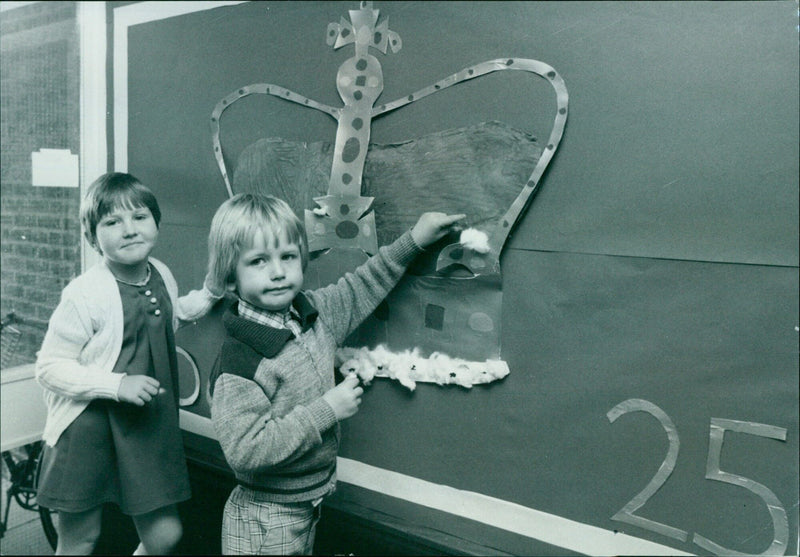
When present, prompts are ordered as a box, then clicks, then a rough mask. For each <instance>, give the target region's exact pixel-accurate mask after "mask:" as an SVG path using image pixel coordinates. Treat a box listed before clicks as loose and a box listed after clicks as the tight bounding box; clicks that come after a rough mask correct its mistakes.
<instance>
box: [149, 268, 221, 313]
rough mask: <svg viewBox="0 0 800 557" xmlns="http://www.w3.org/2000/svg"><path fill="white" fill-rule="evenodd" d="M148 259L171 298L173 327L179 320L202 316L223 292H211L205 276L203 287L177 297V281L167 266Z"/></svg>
mask: <svg viewBox="0 0 800 557" xmlns="http://www.w3.org/2000/svg"><path fill="white" fill-rule="evenodd" d="M150 261H151V262H152V263H153V264H154V265H155V266H156V267H157V268H158V272H159V273H161V278H162V279H164V285H165V286H166V287H167V292H169V295H170V297H171V298H172V317H173V324H172V325H173V327H174V328H175V329H177V328H178V325H179V324H180V321H196V320H197V319H200V318H201V317H203V316H204V315H205V314H206V313H208V312H209V310H211V308H212V307H214V304H216V303H217V301H219V300H220V299H221V298H222V297H223V295H224V294H225V293H224V292H220V293H218V294H215V293H213V292H212V291H211V290H210V289H209V288H208V283H209V281H208V279H207V278H206V280H204V281H203V288H201V289H200V290H192V291H191V292H189V293H188V294H186V295H184V296H180V297H178V283H177V281H176V280H175V276H174V275H173V274H172V271H170V269H169V267H167V266H166V265H165V264H164V263H163V262H162V261H159V260H158V259H154V258H151V259H150Z"/></svg>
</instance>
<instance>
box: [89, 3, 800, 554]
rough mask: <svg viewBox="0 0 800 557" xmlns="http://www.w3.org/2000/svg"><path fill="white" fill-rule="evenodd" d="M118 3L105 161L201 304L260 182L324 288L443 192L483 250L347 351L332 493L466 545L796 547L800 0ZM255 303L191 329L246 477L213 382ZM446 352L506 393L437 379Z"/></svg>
mask: <svg viewBox="0 0 800 557" xmlns="http://www.w3.org/2000/svg"><path fill="white" fill-rule="evenodd" d="M378 9H379V10H380V17H379V18H378V17H377V15H378V14H376V13H375V12H376V11H377V10H378ZM351 12H353V14H352V17H351ZM107 14H108V18H109V22H110V23H113V36H112V40H111V41H110V43H109V46H110V47H111V48H112V51H113V52H111V53H110V58H109V60H110V61H111V62H112V67H111V68H110V71H109V73H110V75H112V76H113V83H112V82H110V83H109V84H108V98H109V102H110V103H111V107H110V111H111V112H112V114H113V145H111V147H112V148H111V149H110V153H111V155H112V158H113V161H112V162H111V164H110V168H113V169H117V170H127V171H130V172H132V173H133V174H134V175H136V176H137V177H139V178H140V179H141V180H143V181H144V182H145V183H147V184H151V185H152V187H153V189H154V191H155V193H156V195H157V197H158V199H159V202H160V204H161V206H162V213H163V215H164V216H163V219H162V224H161V234H160V242H159V247H158V248H157V250H158V252H157V253H156V254H155V255H156V256H157V257H159V258H161V259H163V260H165V261H168V262H169V263H170V266H171V268H172V269H173V271H174V273H175V275H176V278H177V280H178V283H179V284H180V285H181V288H182V291H183V292H185V291H188V290H189V289H190V288H195V287H197V286H199V285H200V284H201V282H202V280H203V277H204V275H205V265H206V238H207V234H208V228H209V225H210V221H211V217H212V215H213V214H214V212H215V210H216V208H217V207H218V206H219V204H220V203H222V202H223V201H224V200H225V199H226V198H227V197H228V196H229V195H230V194H231V193H236V192H240V191H266V192H268V193H274V194H276V195H279V196H281V197H284V198H286V199H287V201H289V202H290V204H291V205H292V207H293V208H294V209H295V210H296V211H297V213H298V214H300V215H303V216H304V218H307V219H308V221H307V222H308V226H309V230H310V232H311V239H312V243H313V245H314V246H315V247H317V248H319V249H318V250H317V251H318V253H319V254H327V255H321V256H320V257H317V258H316V259H315V262H314V263H313V265H312V266H310V267H309V274H308V280H309V281H310V284H321V283H324V282H325V281H327V280H330V279H331V277H335V276H338V275H339V274H340V273H341V272H343V271H344V270H345V269H347V268H348V267H350V266H352V265H353V264H355V263H356V262H357V261H358V260H360V259H359V258H363V257H364V254H365V253H370V252H372V251H374V249H375V247H376V245H377V246H380V245H384V244H386V243H388V242H390V241H391V240H392V239H394V238H396V237H398V236H399V235H400V234H401V233H402V232H403V231H404V230H405V229H407V228H408V227H409V226H411V225H412V224H413V222H414V221H415V219H416V217H417V216H418V215H419V214H420V213H421V212H423V211H426V210H440V211H448V212H451V211H458V212H464V213H466V214H467V215H468V218H467V221H468V222H467V223H466V226H467V227H469V228H471V229H473V230H477V231H478V232H482V233H484V234H485V238H486V239H487V240H488V242H487V243H488V245H489V250H488V251H486V250H485V249H484V248H485V247H486V246H485V245H484V246H483V247H481V245H480V243H479V244H473V248H471V250H472V251H469V250H467V249H464V248H463V245H462V238H460V237H458V236H456V235H453V236H452V237H448V238H447V239H445V240H443V241H441V242H440V243H438V244H437V245H436V246H434V249H432V250H430V253H428V254H425V255H424V256H423V257H421V258H420V259H419V261H417V262H416V263H415V265H414V266H413V267H412V268H411V269H410V270H409V273H408V276H407V277H406V278H405V279H404V282H402V283H401V284H400V286H399V287H398V289H397V290H396V291H395V292H393V293H392V295H390V297H389V298H388V300H387V303H386V304H385V305H384V306H382V307H381V308H379V310H378V311H377V312H376V314H375V315H373V316H372V317H370V318H369V323H368V324H367V325H366V326H365V327H362V328H361V329H360V330H359V331H358V332H357V333H356V334H355V335H354V336H353V337H351V338H350V339H349V340H348V343H347V345H348V346H347V347H346V349H345V350H343V351H341V352H340V361H341V364H342V366H344V367H345V368H347V369H349V368H352V369H353V372H355V373H359V374H360V375H361V376H362V379H364V380H365V381H369V380H370V378H371V379H372V380H371V381H370V384H369V385H368V386H367V387H366V392H365V395H364V397H363V402H362V405H361V407H360V410H359V412H358V413H357V414H356V415H355V416H353V417H352V418H350V419H348V420H346V421H344V422H343V424H342V425H343V428H342V429H343V439H342V447H341V452H340V459H339V464H338V471H337V474H338V478H339V487H338V489H337V492H336V493H335V494H334V495H333V496H332V497H331V498H330V499H329V500H328V503H327V505H329V506H330V507H331V508H332V509H345V510H347V512H348V513H350V514H351V515H353V516H358V517H360V518H361V519H363V520H366V521H370V522H372V523H375V524H380V525H382V527H384V528H396V529H398V530H401V531H403V532H405V533H406V534H407V535H408V536H409V537H413V538H414V539H418V540H426V543H429V544H430V547H438V548H440V549H441V552H447V551H462V552H473V553H479V554H503V553H508V554H523V555H531V554H535V555H564V554H597V555H611V554H618V555H619V554H639V555H641V554H647V555H656V554H662V555H663V554H669V555H678V554H715V553H716V554H735V553H743V554H760V553H766V554H796V553H797V538H798V495H797V494H798V476H799V475H800V473H799V471H798V470H799V466H798V457H797V454H798V449H799V448H800V446H799V443H798V421H799V420H798V403H797V400H798V394H799V393H798V384H797V383H798V382H797V377H798V372H799V370H798V360H797V354H798V330H797V327H798V306H800V299H799V298H798V292H799V291H800V288H799V285H798V247H797V242H796V238H797V237H798V222H800V218H799V215H798V198H800V196H799V195H798V193H799V192H798V175H800V168H798V167H799V166H800V164H799V163H798V155H797V145H798V144H799V143H800V137H798V129H797V126H796V122H797V121H798V117H799V115H798V102H797V99H798V97H800V94H799V93H798V82H800V79H798V77H800V76H799V75H798V74H799V73H800V71H799V69H798V61H797V31H796V25H797V18H796V4H795V3H793V2H767V3H760V2H755V3H744V2H709V3H706V2H702V3H700V2H692V3H675V2H403V1H396V2H388V3H385V4H383V3H381V4H378V3H376V4H375V5H374V6H371V7H370V6H369V5H367V4H363V5H362V4H360V3H358V2H349V1H342V2H338V1H337V2H270V1H262V2H199V3H195V2H178V3H161V2H137V3H125V4H122V3H120V4H115V3H109V5H108V11H107ZM364 16H366V18H365V17H364ZM362 28H364V29H368V30H369V35H370V36H371V37H367V32H359V31H358V30H359V29H362ZM98 32H100V33H104V32H105V29H104V28H103V29H102V30H100V31H98ZM375 33H379V34H380V37H378V41H377V42H375V39H376V34H375ZM359 34H360V35H362V39H361V40H362V41H364V42H366V43H369V41H370V38H371V40H372V44H375V45H377V47H375V46H368V47H366V54H363V53H364V49H363V48H362V46H363V45H362V46H359V44H361V43H359ZM350 40H352V41H353V42H350V43H348V44H344V43H345V42H347V41H350ZM337 45H338V47H337ZM392 46H394V47H395V50H396V51H395V50H393V48H392ZM331 47H334V48H331ZM357 47H358V48H361V49H362V50H358V52H361V53H362V55H363V58H364V60H368V62H367V63H366V66H365V67H364V68H363V70H361V69H359V68H358V64H359V60H360V59H361V58H359V57H355V58H354V55H355V53H356V52H357ZM399 47H402V48H399ZM398 48H399V49H398ZM384 50H385V53H384ZM535 60H542V61H546V62H547V66H546V67H545V66H541V65H539V64H541V63H539V62H536V63H535V62H534V61H535ZM376 61H377V65H376ZM550 65H552V66H550ZM551 67H552V68H557V70H558V72H557V73H553V75H552V76H548V74H549V73H550V71H551ZM459 68H462V69H459ZM455 70H457V71H455ZM512 70H513V71H512ZM454 71H455V73H453V72H454ZM470 71H471V72H472V73H471V74H470ZM552 71H553V72H555V70H552ZM359 72H362V73H363V75H361V74H359ZM446 76H449V77H446ZM753 76H758V78H757V79H753ZM359 77H363V78H364V79H363V80H359ZM562 79H563V81H562ZM361 81H363V83H364V85H363V87H362V85H360V83H361ZM564 84H566V85H564ZM566 86H568V87H569V107H568V110H569V126H566V127H563V130H559V129H558V128H559V127H560V126H563V124H564V122H565V120H564V119H565V118H566V116H567V105H566V101H567V97H566ZM381 87H382V88H383V89H382V91H380V92H379V91H378V90H379V89H380V88H381ZM362 88H363V90H362V94H363V96H362V99H356V98H355V97H356V95H355V93H356V92H358V91H359V90H361V89H362ZM340 89H341V92H340ZM221 99H222V100H224V101H225V104H222V105H220V104H219V103H220V102H221ZM358 103H360V104H358ZM562 108H563V109H564V110H563V113H562V112H561V109H562ZM223 109H224V110H223ZM105 113H106V112H105V107H102V110H101V111H100V115H99V116H98V117H96V118H95V120H97V121H104V118H105ZM210 117H213V118H214V122H212V124H213V125H214V127H212V130H211V131H212V134H214V133H215V132H218V136H216V137H217V139H218V141H216V144H215V140H214V139H211V140H210V137H209V135H210V134H209V119H210ZM359 118H360V120H361V121H360V122H359V121H358V119H359ZM559 121H560V122H561V124H560V125H559V124H558V122H559ZM554 122H556V126H555V127H556V131H557V132H558V136H556V137H555V139H554V136H553V134H554V133H556V131H553V127H554ZM217 125H218V126H219V127H218V128H217V127H216V126H217ZM359 126H360V127H359ZM561 131H563V132H564V133H563V141H562V142H561V144H560V147H559V148H558V150H555V147H556V146H557V145H559V143H558V139H559V138H560V133H561ZM212 137H214V136H213V135H212ZM348 142H349V143H348ZM356 142H357V144H356ZM551 144H552V145H553V149H548V146H549V145H551ZM356 145H357V148H356ZM215 146H216V147H217V148H218V149H219V150H217V151H215ZM745 154H746V156H745ZM548 157H549V158H548ZM543 160H544V161H546V162H544V163H543V162H542V161H543ZM545 165H546V167H547V170H546V172H544V166H545ZM540 167H541V169H542V171H543V172H542V173H540V174H536V175H535V176H533V177H532V173H535V172H536V169H538V168H540ZM221 168H222V169H224V174H223V173H221V171H220V169H221ZM345 174H347V175H349V176H350V178H347V177H346V176H345ZM297 184H304V187H302V188H298V187H297ZM534 194H535V199H534ZM317 199H319V200H320V201H319V202H318V201H317ZM343 200H344V201H343ZM306 211H308V213H306ZM504 222H505V223H506V224H507V226H504V225H503V223H504ZM347 223H349V224H347ZM337 229H338V232H337ZM469 235H470V234H467V237H465V238H464V239H463V240H464V241H468V240H469V238H468V236H469ZM476 248H477V249H476ZM329 250H330V251H329ZM342 254H345V255H347V254H349V255H353V256H355V257H347V258H345V257H344V256H342V257H337V256H336V255H342ZM440 256H441V257H440ZM454 262H457V263H458V264H456V265H453V263H454ZM464 263H466V265H464ZM229 303H231V300H230V299H226V300H224V301H223V302H221V303H220V304H218V306H216V307H215V308H214V309H213V311H212V313H211V314H210V315H209V316H207V317H206V318H204V319H202V320H199V321H197V322H196V323H192V324H189V325H187V326H185V327H183V328H182V329H180V330H179V331H178V332H177V333H176V339H177V343H178V344H179V345H180V347H181V349H182V352H181V357H180V358H179V365H180V367H181V374H182V378H183V379H182V384H181V398H182V403H183V404H184V406H182V408H181V423H182V427H183V428H184V431H185V440H186V447H187V454H188V455H189V456H190V458H192V459H193V460H195V461H199V462H203V463H205V464H210V465H213V466H214V467H216V469H217V470H218V471H219V474H221V475H222V476H225V474H226V464H225V462H224V458H223V457H222V454H221V452H220V450H219V446H218V444H217V442H216V440H215V437H214V432H213V428H212V427H211V425H210V420H209V419H208V416H209V409H208V399H207V397H206V387H207V381H208V375H209V372H210V369H211V365H212V363H213V360H214V358H215V356H216V352H217V347H218V345H219V340H220V339H221V338H222V327H221V324H220V316H221V315H222V313H223V311H224V309H225V307H226V305H227V304H229ZM480 314H483V315H480ZM379 346H381V347H383V348H381V349H378V347H379ZM415 348H416V349H417V352H414V349H415ZM376 349H377V354H376ZM383 349H385V350H386V352H385V353H384V352H383ZM437 353H438V354H437ZM381 355H383V356H384V357H385V358H384V359H383V360H382V359H381V358H380V357H376V356H381ZM445 356H446V357H448V358H450V359H451V362H450V364H449V365H452V363H456V368H458V366H459V365H463V366H464V368H463V369H464V371H470V372H475V373H480V371H486V372H487V375H490V376H491V378H492V379H493V380H491V381H488V382H483V381H479V380H477V378H478V377H481V376H482V374H481V375H471V376H470V380H468V381H463V382H462V383H461V384H459V382H458V381H457V379H458V373H456V377H455V378H452V377H450V376H449V374H448V375H447V376H446V377H445V376H442V375H437V374H436V373H435V371H436V369H437V368H436V367H435V366H428V367H427V368H426V369H427V370H428V371H431V372H432V375H430V376H429V377H428V379H432V382H425V381H424V380H420V379H419V377H418V376H415V375H414V374H412V373H411V372H412V371H419V369H420V368H419V367H418V369H417V370H412V369H411V366H412V365H415V364H418V363H419V362H420V361H421V360H422V359H425V360H426V361H428V362H429V361H430V360H431V359H434V360H436V359H438V358H440V357H445ZM389 360H391V362H392V363H393V364H395V365H394V366H390V367H392V369H391V370H388V369H387V370H386V371H385V375H392V374H394V378H393V380H386V379H376V378H375V377H380V376H381V375H382V374H383V370H379V369H378V367H379V366H384V365H387V366H388V365H389V364H388V363H387V362H388V361H389ZM487 360H488V361H489V362H492V363H493V365H496V366H497V367H491V369H490V366H486V369H483V370H479V369H478V368H476V367H475V366H476V365H477V364H479V363H483V364H485V363H486V362H487ZM409 364H410V365H409ZM347 369H346V370H345V371H347ZM506 371H507V373H505V372H506ZM373 374H374V376H373ZM492 374H494V375H492ZM198 379H199V380H198ZM437 379H438V382H441V383H442V384H441V385H440V384H437ZM451 379H452V380H453V381H451ZM226 477H227V476H226ZM220 484H221V485H222V484H224V482H220ZM225 485H227V484H225ZM348 551H349V550H348V549H347V548H342V549H341V552H343V553H346V552H348Z"/></svg>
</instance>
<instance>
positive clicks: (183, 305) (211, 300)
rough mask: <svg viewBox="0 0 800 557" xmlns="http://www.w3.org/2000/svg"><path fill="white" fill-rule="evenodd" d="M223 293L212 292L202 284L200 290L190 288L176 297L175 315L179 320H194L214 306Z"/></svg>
mask: <svg viewBox="0 0 800 557" xmlns="http://www.w3.org/2000/svg"><path fill="white" fill-rule="evenodd" d="M223 294H224V293H221V294H214V293H213V292H211V290H209V288H208V286H206V285H205V284H203V288H201V289H200V290H192V291H191V292H189V293H188V294H186V295H184V296H181V297H180V298H178V303H177V304H175V317H177V318H178V319H180V320H181V321H195V320H197V319H200V318H201V317H203V316H204V315H205V314H207V313H208V312H209V310H210V309H211V308H212V307H214V304H216V303H217V302H218V301H219V300H220V299H221V298H222V296H223Z"/></svg>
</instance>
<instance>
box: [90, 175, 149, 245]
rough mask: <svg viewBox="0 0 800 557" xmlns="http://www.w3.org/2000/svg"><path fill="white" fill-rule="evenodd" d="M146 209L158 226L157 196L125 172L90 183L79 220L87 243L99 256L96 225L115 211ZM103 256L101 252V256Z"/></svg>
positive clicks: (102, 177)
mask: <svg viewBox="0 0 800 557" xmlns="http://www.w3.org/2000/svg"><path fill="white" fill-rule="evenodd" d="M138 207H147V208H148V209H150V213H152V215H153V220H155V221H156V226H157V227H158V226H159V225H160V224H161V209H160V208H159V207H158V201H156V196H155V195H153V192H152V191H150V189H149V188H148V187H147V186H145V185H144V184H142V183H141V182H140V181H139V180H138V179H136V177H135V176H132V175H130V174H126V173H124V172H108V173H106V174H103V175H102V176H100V177H99V178H97V180H95V181H94V182H92V185H91V186H89V189H88V190H87V191H86V195H85V196H84V198H83V199H82V200H81V207H80V216H81V224H82V225H83V233H84V235H85V236H86V241H87V242H89V244H91V245H92V247H94V248H95V249H96V250H97V251H98V252H99V251H100V247H99V246H98V245H97V225H98V224H99V223H100V221H101V220H102V219H103V217H105V216H106V215H107V214H109V213H111V212H113V211H115V210H116V209H133V208H138ZM101 253H102V252H101Z"/></svg>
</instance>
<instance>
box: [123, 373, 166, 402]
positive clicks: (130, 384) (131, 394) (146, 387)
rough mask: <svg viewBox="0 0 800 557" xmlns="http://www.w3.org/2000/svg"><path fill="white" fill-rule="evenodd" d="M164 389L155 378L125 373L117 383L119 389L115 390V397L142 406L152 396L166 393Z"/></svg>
mask: <svg viewBox="0 0 800 557" xmlns="http://www.w3.org/2000/svg"><path fill="white" fill-rule="evenodd" d="M166 392H167V391H166V390H165V389H162V388H161V384H160V383H159V382H158V380H157V379H154V378H153V377H148V376H147V375H126V376H125V377H123V378H122V381H120V383H119V391H117V398H119V400H120V402H129V403H131V404H135V405H136V406H144V405H145V404H147V403H148V402H150V401H151V400H153V397H154V396H157V395H160V394H163V393H166Z"/></svg>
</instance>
